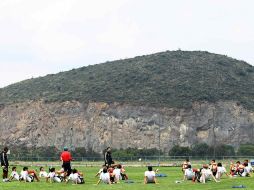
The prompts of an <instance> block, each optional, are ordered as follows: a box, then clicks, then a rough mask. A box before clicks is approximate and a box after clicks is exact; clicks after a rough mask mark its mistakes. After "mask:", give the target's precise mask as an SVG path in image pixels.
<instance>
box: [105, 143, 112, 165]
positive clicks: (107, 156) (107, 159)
mask: <svg viewBox="0 0 254 190" xmlns="http://www.w3.org/2000/svg"><path fill="white" fill-rule="evenodd" d="M104 161H105V166H107V167H110V166H111V164H113V160H112V156H111V148H110V147H108V148H107V149H106V152H105V153H104Z"/></svg>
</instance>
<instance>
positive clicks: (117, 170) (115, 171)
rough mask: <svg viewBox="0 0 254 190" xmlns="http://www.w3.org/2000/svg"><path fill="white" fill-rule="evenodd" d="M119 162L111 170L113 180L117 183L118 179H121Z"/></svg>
mask: <svg viewBox="0 0 254 190" xmlns="http://www.w3.org/2000/svg"><path fill="white" fill-rule="evenodd" d="M121 168H122V166H121V164H118V165H117V167H116V168H115V169H114V171H113V175H114V177H115V180H114V181H115V182H116V183H119V181H120V180H121V179H122V176H121Z"/></svg>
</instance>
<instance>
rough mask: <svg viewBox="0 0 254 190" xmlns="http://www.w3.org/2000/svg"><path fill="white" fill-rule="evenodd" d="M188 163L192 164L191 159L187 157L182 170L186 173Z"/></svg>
mask: <svg viewBox="0 0 254 190" xmlns="http://www.w3.org/2000/svg"><path fill="white" fill-rule="evenodd" d="M188 165H191V163H190V160H189V159H188V158H187V159H186V160H185V161H184V162H183V164H182V172H183V173H184V171H185V170H186V169H187V168H188Z"/></svg>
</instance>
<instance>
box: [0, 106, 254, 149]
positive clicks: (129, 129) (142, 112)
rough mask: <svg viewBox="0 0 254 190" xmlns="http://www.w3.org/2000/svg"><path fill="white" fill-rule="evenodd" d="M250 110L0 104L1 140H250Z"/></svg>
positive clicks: (77, 143) (149, 144)
mask: <svg viewBox="0 0 254 190" xmlns="http://www.w3.org/2000/svg"><path fill="white" fill-rule="evenodd" d="M253 136H254V113H253V112H250V111H248V110H246V109H244V108H243V107H241V106H240V105H237V104H236V103H235V102H218V103H216V104H210V103H195V104H193V106H192V108H191V109H188V110H187V109H176V108H154V107H146V106H142V107H141V106H133V105H123V104H117V103H114V104H106V103H89V104H84V103H81V102H76V101H72V102H69V101H68V102H63V103H51V104H46V103H44V102H43V101H36V102H26V103H19V104H12V105H6V106H4V105H1V106H0V141H1V142H2V143H3V142H5V143H6V144H7V145H24V146H28V147H31V146H37V147H43V146H56V147H58V148H62V147H63V146H65V145H67V146H69V147H85V148H86V149H88V148H92V149H93V150H94V151H96V152H101V151H102V150H103V149H104V148H105V147H107V146H109V145H110V146H112V147H114V148H127V147H137V148H159V147H160V148H161V150H162V151H168V150H169V149H170V148H171V147H172V146H173V145H175V144H179V145H181V146H190V145H192V144H195V143H198V142H199V143H200V142H206V143H207V144H209V145H212V144H220V143H222V144H230V145H234V146H238V145H239V144H241V143H246V142H254V140H253Z"/></svg>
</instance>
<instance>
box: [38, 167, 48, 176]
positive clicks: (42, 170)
mask: <svg viewBox="0 0 254 190" xmlns="http://www.w3.org/2000/svg"><path fill="white" fill-rule="evenodd" d="M47 176H48V173H47V172H46V171H45V170H44V168H43V167H40V173H39V177H43V178H46V177H47Z"/></svg>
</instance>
